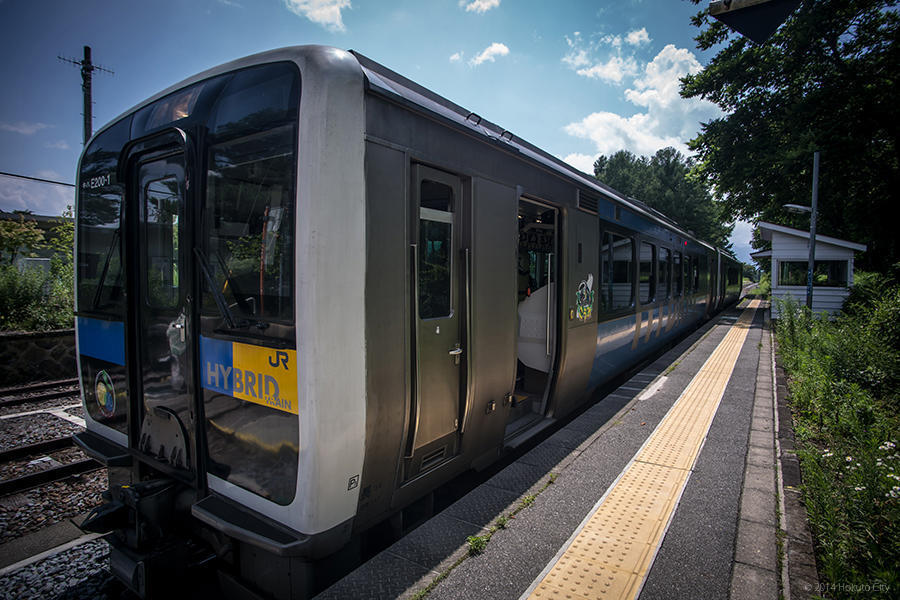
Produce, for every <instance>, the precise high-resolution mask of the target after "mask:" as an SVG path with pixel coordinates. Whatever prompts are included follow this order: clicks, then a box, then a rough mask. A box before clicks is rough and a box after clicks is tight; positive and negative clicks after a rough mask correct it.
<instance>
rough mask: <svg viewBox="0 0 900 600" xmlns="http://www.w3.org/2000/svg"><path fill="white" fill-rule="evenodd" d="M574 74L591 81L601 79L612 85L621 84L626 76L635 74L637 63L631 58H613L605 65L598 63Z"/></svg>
mask: <svg viewBox="0 0 900 600" xmlns="http://www.w3.org/2000/svg"><path fill="white" fill-rule="evenodd" d="M576 73H578V74H579V75H583V76H584V77H590V78H593V79H603V80H605V81H611V82H613V83H622V79H624V78H625V76H626V75H634V74H636V73H637V63H636V62H635V60H634V59H633V58H631V57H628V58H622V57H621V56H613V57H612V58H610V59H609V60H608V61H606V62H605V63H603V62H600V63H597V64H595V65H593V66H591V67H586V68H584V69H578V70H577V71H576Z"/></svg>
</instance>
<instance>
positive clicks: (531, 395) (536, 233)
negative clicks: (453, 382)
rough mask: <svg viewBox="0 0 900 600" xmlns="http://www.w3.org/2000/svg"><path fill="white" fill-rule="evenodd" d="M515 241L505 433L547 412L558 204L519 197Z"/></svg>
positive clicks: (553, 353) (553, 331)
mask: <svg viewBox="0 0 900 600" xmlns="http://www.w3.org/2000/svg"><path fill="white" fill-rule="evenodd" d="M518 222H519V246H518V297H517V302H518V309H517V312H518V323H519V326H518V352H517V361H516V385H515V392H514V393H513V398H512V410H511V411H510V413H509V417H508V420H507V425H506V436H507V437H509V436H512V435H515V434H516V433H518V432H520V431H522V430H523V429H525V428H527V427H528V426H529V425H531V424H532V423H534V422H535V421H537V420H540V419H541V418H543V416H544V415H545V414H546V412H547V397H548V395H549V392H550V385H551V382H552V379H553V377H552V375H553V369H554V366H555V363H556V335H557V323H556V322H557V319H556V314H557V308H556V306H557V299H556V295H557V294H556V281H557V247H558V243H557V242H558V239H557V238H558V229H557V227H558V223H559V214H558V211H557V209H555V208H553V207H550V206H547V205H545V204H541V203H539V202H535V201H533V200H528V199H525V198H521V199H520V200H519V214H518Z"/></svg>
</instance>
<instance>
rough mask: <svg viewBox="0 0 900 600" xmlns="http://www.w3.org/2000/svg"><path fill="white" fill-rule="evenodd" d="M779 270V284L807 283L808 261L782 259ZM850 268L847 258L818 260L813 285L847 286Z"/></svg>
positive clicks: (814, 270)
mask: <svg viewBox="0 0 900 600" xmlns="http://www.w3.org/2000/svg"><path fill="white" fill-rule="evenodd" d="M780 265H781V266H780V269H779V271H778V284H779V285H803V286H805V285H806V274H807V270H808V269H809V263H808V262H807V261H782V262H781V263H780ZM848 272H849V268H848V265H847V261H846V260H817V261H816V262H815V268H814V269H813V286H815V287H847V283H848V280H847V274H848Z"/></svg>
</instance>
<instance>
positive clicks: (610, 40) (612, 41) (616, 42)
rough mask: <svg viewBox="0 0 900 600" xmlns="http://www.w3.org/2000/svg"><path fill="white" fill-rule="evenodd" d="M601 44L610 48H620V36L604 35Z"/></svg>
mask: <svg viewBox="0 0 900 600" xmlns="http://www.w3.org/2000/svg"><path fill="white" fill-rule="evenodd" d="M602 41H603V43H604V44H606V45H608V46H612V47H613V48H621V47H622V36H621V35H612V34H610V35H605V36H603V39H602Z"/></svg>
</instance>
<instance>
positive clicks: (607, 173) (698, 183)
mask: <svg viewBox="0 0 900 600" xmlns="http://www.w3.org/2000/svg"><path fill="white" fill-rule="evenodd" d="M693 168H694V163H693V161H692V160H691V159H690V158H686V157H685V156H684V155H682V154H681V153H680V152H678V151H677V150H676V149H675V148H663V149H661V150H658V151H657V152H656V154H654V155H653V156H651V157H646V156H636V155H634V154H632V153H631V152H628V151H627V150H620V151H618V152H616V153H614V154H611V155H609V156H603V155H601V156H600V157H598V158H597V160H596V161H594V176H595V177H596V178H597V179H599V180H600V181H602V182H603V183H605V184H606V185H608V186H610V187H612V188H613V189H615V190H616V191H618V192H621V193H623V194H626V195H628V196H630V197H632V198H634V199H636V200H639V201H641V202H643V203H644V204H646V205H648V206H650V207H652V208H654V209H656V210H658V211H659V212H661V213H663V214H664V215H666V216H667V217H669V218H670V219H673V220H675V221H676V222H677V223H678V224H679V225H680V226H681V227H682V228H684V229H686V230H688V231H690V232H691V233H693V234H694V235H695V236H697V237H698V238H700V239H702V240H704V241H707V242H710V243H712V244H715V245H716V246H719V247H720V248H725V249H727V250H731V243H730V242H729V240H728V238H729V236H730V235H731V230H732V229H733V227H734V225H733V223H732V224H729V223H728V221H729V220H730V219H729V218H728V215H727V214H726V213H725V211H723V210H722V207H721V205H720V203H719V202H716V200H715V199H714V197H713V195H712V193H711V191H710V187H709V184H707V183H706V182H704V181H702V180H700V179H698V178H697V177H694V176H692V175H691V171H692V169H693Z"/></svg>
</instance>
